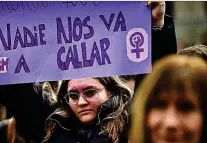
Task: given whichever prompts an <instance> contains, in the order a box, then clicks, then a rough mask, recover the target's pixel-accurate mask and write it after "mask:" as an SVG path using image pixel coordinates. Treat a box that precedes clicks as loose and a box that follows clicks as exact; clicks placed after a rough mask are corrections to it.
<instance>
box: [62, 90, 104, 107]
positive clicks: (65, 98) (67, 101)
mask: <svg viewBox="0 0 207 143" xmlns="http://www.w3.org/2000/svg"><path fill="white" fill-rule="evenodd" d="M103 89H105V88H104V87H103V88H101V89H96V88H90V89H86V90H84V91H83V92H82V93H76V92H72V93H73V94H77V95H78V96H79V98H78V100H77V103H72V102H70V100H67V98H68V99H69V98H70V96H69V94H70V93H71V92H68V93H67V94H66V95H65V96H64V97H63V98H64V100H65V102H66V103H67V104H73V105H77V104H78V102H79V100H80V96H82V98H84V99H85V100H86V101H88V102H91V101H92V100H91V101H90V100H87V97H86V96H85V95H84V93H85V92H86V91H89V90H94V91H96V94H97V95H96V96H97V97H96V98H95V99H98V97H99V93H100V92H101V91H102V90H103ZM68 96H69V97H68Z"/></svg>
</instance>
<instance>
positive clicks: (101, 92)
mask: <svg viewBox="0 0 207 143" xmlns="http://www.w3.org/2000/svg"><path fill="white" fill-rule="evenodd" d="M67 92H68V93H67V95H66V96H65V99H66V102H68V104H69V106H70V108H71V110H72V111H73V112H74V114H75V115H76V117H77V118H78V119H79V120H80V121H81V122H82V123H84V124H93V122H94V120H95V118H96V116H97V113H98V112H99V108H100V106H101V105H102V104H103V103H104V102H105V101H107V100H108V99H109V93H108V92H107V91H106V89H105V87H104V86H103V85H102V84H101V83H100V81H99V80H98V79H95V78H83V79H73V80H70V81H69V82H68V89H67Z"/></svg>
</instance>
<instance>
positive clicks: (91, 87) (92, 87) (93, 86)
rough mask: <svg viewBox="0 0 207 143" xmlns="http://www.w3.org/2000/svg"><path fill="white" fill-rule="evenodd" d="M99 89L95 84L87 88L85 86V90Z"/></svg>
mask: <svg viewBox="0 0 207 143" xmlns="http://www.w3.org/2000/svg"><path fill="white" fill-rule="evenodd" d="M94 88H95V89H98V88H99V87H97V86H95V85H90V86H87V87H85V88H83V89H84V90H88V89H94Z"/></svg>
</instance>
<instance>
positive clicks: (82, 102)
mask: <svg viewBox="0 0 207 143" xmlns="http://www.w3.org/2000/svg"><path fill="white" fill-rule="evenodd" d="M86 104H88V102H87V101H86V100H85V98H83V97H82V96H80V98H79V100H78V105H86Z"/></svg>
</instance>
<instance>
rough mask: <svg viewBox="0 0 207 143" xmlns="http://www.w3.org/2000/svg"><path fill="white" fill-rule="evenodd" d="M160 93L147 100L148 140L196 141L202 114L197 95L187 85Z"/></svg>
mask: <svg viewBox="0 0 207 143" xmlns="http://www.w3.org/2000/svg"><path fill="white" fill-rule="evenodd" d="M183 94H184V95H181V94H177V92H176V91H175V90H172V91H170V92H161V94H160V95H158V96H155V97H152V98H153V99H152V100H151V101H149V110H148V111H149V112H148V114H147V128H148V131H149V134H150V136H151V141H152V143H199V141H200V138H201V134H202V126H203V115H202V111H201V105H200V100H199V95H197V94H196V93H195V92H193V91H192V89H190V88H188V89H187V90H186V92H185V93H183Z"/></svg>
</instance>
